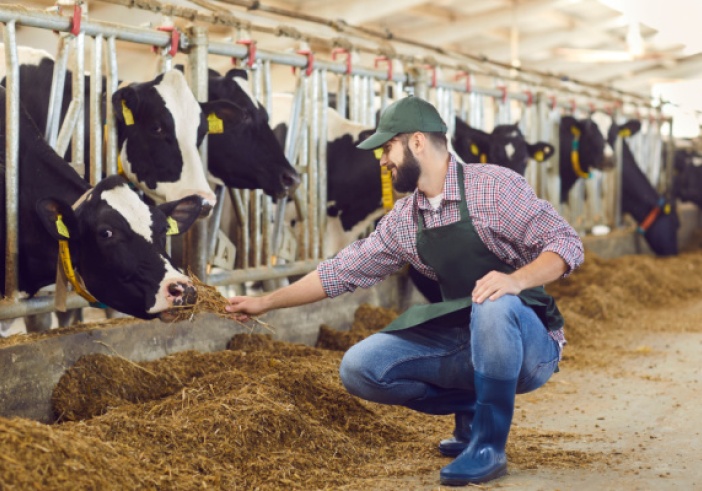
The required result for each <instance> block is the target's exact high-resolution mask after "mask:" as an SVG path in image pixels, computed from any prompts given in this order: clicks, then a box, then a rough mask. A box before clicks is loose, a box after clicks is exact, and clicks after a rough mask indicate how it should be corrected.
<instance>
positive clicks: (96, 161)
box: [88, 34, 103, 186]
mask: <svg viewBox="0 0 702 491" xmlns="http://www.w3.org/2000/svg"><path fill="white" fill-rule="evenodd" d="M102 46H103V37H102V35H101V34H98V35H97V36H95V39H94V40H93V60H92V61H93V63H92V72H91V74H90V161H89V162H88V165H89V166H90V185H91V186H95V184H97V183H98V181H100V179H102V169H103V166H102V142H103V136H102Z"/></svg>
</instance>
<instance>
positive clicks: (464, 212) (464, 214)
mask: <svg viewBox="0 0 702 491" xmlns="http://www.w3.org/2000/svg"><path fill="white" fill-rule="evenodd" d="M455 165H456V172H457V174H458V179H457V180H458V190H459V191H460V193H461V202H460V204H459V205H458V207H459V209H460V211H461V220H470V215H469V214H468V203H467V202H466V183H465V178H464V177H463V165H461V164H459V163H458V162H456V164H455ZM414 206H415V207H416V208H417V233H419V232H422V231H423V230H424V214H423V213H422V210H420V209H419V194H418V193H417V194H415V199H414Z"/></svg>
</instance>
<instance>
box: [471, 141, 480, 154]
mask: <svg viewBox="0 0 702 491" xmlns="http://www.w3.org/2000/svg"><path fill="white" fill-rule="evenodd" d="M470 153H472V154H473V155H478V154H479V153H480V150H479V149H478V145H476V144H475V143H471V144H470Z"/></svg>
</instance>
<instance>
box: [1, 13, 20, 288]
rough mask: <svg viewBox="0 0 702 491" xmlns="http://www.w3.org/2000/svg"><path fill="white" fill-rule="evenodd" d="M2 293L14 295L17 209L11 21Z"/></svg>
mask: <svg viewBox="0 0 702 491" xmlns="http://www.w3.org/2000/svg"><path fill="white" fill-rule="evenodd" d="M3 38H4V39H3V41H4V43H5V63H6V73H7V75H6V80H5V87H6V90H5V118H6V126H5V127H6V135H5V201H6V210H5V223H6V232H5V233H6V237H5V297H7V298H10V299H13V300H14V299H15V298H16V295H17V284H18V283H17V280H18V276H17V265H18V255H19V247H18V235H17V233H18V225H17V214H18V210H19V205H18V200H19V166H18V163H19V124H18V122H19V110H20V100H19V63H18V60H17V31H16V26H15V21H10V22H8V23H7V24H5V29H4V31H3Z"/></svg>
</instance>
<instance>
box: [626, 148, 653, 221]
mask: <svg viewBox="0 0 702 491" xmlns="http://www.w3.org/2000/svg"><path fill="white" fill-rule="evenodd" d="M659 200H660V196H659V195H658V192H657V191H656V190H655V188H654V187H653V185H652V184H651V183H650V181H649V180H648V178H647V177H646V174H644V173H643V171H642V170H641V168H640V167H639V166H638V164H637V163H636V160H634V154H633V153H632V152H631V149H630V148H629V145H628V144H627V143H626V141H624V142H622V211H623V212H624V213H628V214H630V215H631V216H632V217H633V218H634V220H636V223H641V222H642V221H643V220H645V219H646V217H647V216H648V215H649V213H651V210H653V209H655V208H656V207H657V206H659Z"/></svg>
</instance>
